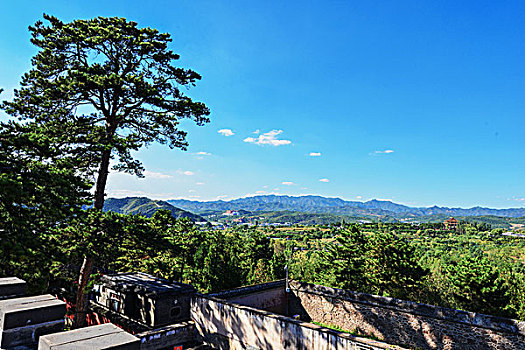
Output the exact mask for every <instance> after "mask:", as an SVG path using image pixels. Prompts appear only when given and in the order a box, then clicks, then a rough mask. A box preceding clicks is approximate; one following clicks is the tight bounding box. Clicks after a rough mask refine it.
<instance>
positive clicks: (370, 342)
mask: <svg viewBox="0 0 525 350" xmlns="http://www.w3.org/2000/svg"><path fill="white" fill-rule="evenodd" d="M283 285H284V284H283ZM193 298H201V299H207V300H211V301H213V302H215V303H218V304H224V305H226V306H229V307H232V308H235V309H240V310H243V311H246V312H249V313H253V314H257V315H260V316H263V317H270V318H273V319H276V320H278V321H281V322H285V323H291V324H295V325H297V326H299V327H304V328H309V329H311V330H313V331H317V332H320V333H326V334H330V335H332V336H336V337H340V338H345V339H348V340H350V341H354V342H356V343H361V344H363V345H366V346H369V347H375V348H377V349H389V350H404V349H405V348H402V347H399V346H397V345H391V344H388V343H384V342H380V341H376V340H372V339H368V338H362V337H358V336H355V335H352V334H349V333H345V332H339V331H336V330H333V329H330V328H326V327H322V326H318V325H316V324H313V323H310V322H304V321H301V320H296V319H293V318H290V317H286V316H282V315H279V314H275V313H273V312H268V311H264V310H260V309H256V308H253V307H249V306H245V305H241V304H237V303H232V302H229V301H226V300H224V299H219V298H216V297H213V296H210V295H204V294H199V293H196V294H195V295H194V296H193Z"/></svg>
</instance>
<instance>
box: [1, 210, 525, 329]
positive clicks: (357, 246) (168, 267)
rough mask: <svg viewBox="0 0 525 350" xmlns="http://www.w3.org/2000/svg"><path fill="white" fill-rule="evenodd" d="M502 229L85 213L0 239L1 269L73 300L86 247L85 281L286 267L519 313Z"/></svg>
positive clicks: (229, 280)
mask: <svg viewBox="0 0 525 350" xmlns="http://www.w3.org/2000/svg"><path fill="white" fill-rule="evenodd" d="M97 228H98V229H97ZM101 229H102V230H101ZM501 233H502V230H501V229H491V228H490V226H489V225H486V224H470V223H462V224H461V225H460V227H459V229H458V230H457V231H448V230H444V229H443V228H442V225H440V224H422V225H420V226H414V225H410V224H391V223H369V224H362V225H355V224H352V225H349V224H347V225H332V226H322V227H321V226H320V227H315V226H295V227H278V228H276V227H251V228H248V227H244V226H239V227H238V228H230V229H227V230H205V229H202V228H199V227H197V226H196V225H194V224H193V222H191V221H190V220H189V219H175V218H174V217H173V216H172V213H171V212H170V211H167V210H160V211H157V212H156V213H155V214H154V215H153V216H152V217H151V218H148V217H145V216H141V215H132V214H128V215H124V214H119V213H113V212H106V213H103V212H102V213H101V212H99V211H96V210H87V211H85V213H84V216H83V218H82V220H79V219H72V220H71V221H70V222H68V223H67V225H59V226H57V227H55V228H54V229H53V230H50V231H49V232H47V233H46V234H45V235H44V236H42V239H41V240H39V244H38V246H36V245H32V247H31V249H27V247H25V246H24V244H23V243H22V242H21V244H20V245H18V246H17V249H14V250H13V249H12V250H8V249H6V247H5V245H2V246H1V248H2V249H3V250H2V252H1V256H2V257H3V259H1V260H0V275H2V276H8V275H16V276H18V277H21V278H25V279H27V280H28V281H29V282H30V286H31V291H32V292H35V293H36V292H43V291H45V290H52V291H54V292H57V293H61V294H64V295H65V296H67V297H69V298H73V297H74V294H75V292H76V287H77V285H76V283H77V277H78V269H79V267H80V265H81V263H82V257H83V254H84V252H85V251H86V250H90V249H92V250H95V251H97V254H98V259H97V261H96V266H95V268H94V271H93V274H92V276H91V277H92V278H91V284H93V283H96V281H97V279H98V277H99V276H100V275H101V274H106V273H114V272H126V271H143V272H147V273H150V274H153V275H156V276H160V277H163V278H167V279H169V280H173V281H182V282H185V283H191V284H192V285H194V286H195V287H196V288H198V289H199V290H200V291H202V292H214V291H219V290H223V289H228V288H233V287H238V286H242V285H246V284H254V283H261V282H266V281H271V280H274V279H279V278H283V277H284V274H285V266H286V265H288V267H289V271H290V275H291V278H294V279H298V280H303V281H308V282H313V283H319V284H324V285H328V286H333V287H339V288H344V289H350V290H356V291H360V292H366V293H373V294H378V295H384V296H391V297H395V298H401V299H406V300H412V301H417V302H423V303H430V304H436V305H441V306H446V307H452V308H459V309H464V310H469V311H476V312H482V313H488V314H492V315H498V316H505V317H513V318H520V319H523V318H525V309H524V305H525V303H524V302H525V284H524V282H525V270H524V265H523V260H524V259H525V240H523V239H522V238H517V237H508V236H502V235H501ZM97 235H98V236H99V237H97V239H96V242H97V243H96V244H95V245H93V244H92V242H93V239H92V237H95V236H97Z"/></svg>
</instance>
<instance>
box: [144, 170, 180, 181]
mask: <svg viewBox="0 0 525 350" xmlns="http://www.w3.org/2000/svg"><path fill="white" fill-rule="evenodd" d="M144 177H146V178H150V179H171V178H172V177H173V176H171V175H168V174H163V173H156V172H154V171H149V170H146V171H144Z"/></svg>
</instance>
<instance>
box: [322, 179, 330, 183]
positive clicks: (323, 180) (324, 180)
mask: <svg viewBox="0 0 525 350" xmlns="http://www.w3.org/2000/svg"><path fill="white" fill-rule="evenodd" d="M319 181H321V182H330V180H328V179H319Z"/></svg>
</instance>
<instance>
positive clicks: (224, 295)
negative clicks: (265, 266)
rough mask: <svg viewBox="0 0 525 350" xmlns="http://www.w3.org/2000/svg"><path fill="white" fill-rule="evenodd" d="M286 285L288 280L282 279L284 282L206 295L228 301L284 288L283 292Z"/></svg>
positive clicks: (255, 285)
mask: <svg viewBox="0 0 525 350" xmlns="http://www.w3.org/2000/svg"><path fill="white" fill-rule="evenodd" d="M285 285H286V280H284V279H282V280H277V281H272V282H267V283H260V284H254V285H251V286H245V287H238V288H234V289H228V290H225V291H221V292H217V293H210V294H206V295H207V296H209V297H212V298H218V299H224V300H227V299H230V298H235V297H238V296H242V295H248V294H253V293H259V292H263V291H265V290H269V289H278V288H281V287H282V288H283V291H284V286H285Z"/></svg>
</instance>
